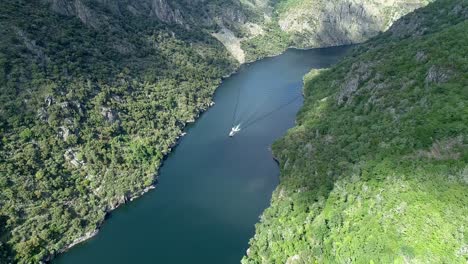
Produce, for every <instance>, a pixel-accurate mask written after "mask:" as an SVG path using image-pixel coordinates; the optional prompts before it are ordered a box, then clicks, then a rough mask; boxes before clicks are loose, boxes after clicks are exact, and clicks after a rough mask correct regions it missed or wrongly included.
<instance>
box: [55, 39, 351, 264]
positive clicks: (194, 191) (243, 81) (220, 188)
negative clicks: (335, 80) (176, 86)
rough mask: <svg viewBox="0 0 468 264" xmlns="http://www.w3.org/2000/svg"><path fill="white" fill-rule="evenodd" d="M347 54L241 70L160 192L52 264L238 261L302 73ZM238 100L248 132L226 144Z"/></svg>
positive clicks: (283, 59)
mask: <svg viewBox="0 0 468 264" xmlns="http://www.w3.org/2000/svg"><path fill="white" fill-rule="evenodd" d="M346 50H347V48H346V47H337V48H329V49H315V50H308V51H301V50H288V51H287V52H286V53H284V54H283V55H280V56H278V57H274V58H267V59H264V60H261V61H258V62H256V63H253V64H251V65H246V66H244V67H242V68H241V69H240V71H239V72H238V73H237V74H235V75H233V76H232V77H230V78H228V79H226V80H225V81H224V82H223V84H222V85H221V86H220V87H219V88H218V90H217V92H216V95H215V98H214V101H215V102H216V105H215V106H214V107H212V108H211V109H209V110H208V111H207V112H206V113H204V114H203V115H202V117H201V118H200V119H199V120H198V121H197V122H196V123H195V124H194V125H192V126H190V127H188V128H187V132H188V134H187V135H186V136H185V137H184V138H183V139H182V140H181V142H180V144H179V145H178V146H177V148H176V149H175V150H174V151H173V152H172V153H171V154H170V155H169V157H168V159H167V160H166V161H165V163H164V166H163V167H162V169H161V171H160V178H159V184H158V185H157V187H156V190H154V191H152V192H150V193H148V194H146V195H144V196H143V197H141V198H139V199H137V200H136V201H133V202H131V203H129V204H127V205H125V206H123V207H121V208H119V209H117V210H116V211H114V212H113V213H112V216H111V217H110V219H109V220H107V221H106V223H105V224H104V226H103V227H102V229H101V231H100V232H99V234H98V235H97V236H96V237H94V238H93V239H91V240H89V241H87V242H85V243H83V244H80V245H78V246H76V247H74V248H73V249H72V250H70V251H69V252H67V253H65V254H63V255H61V256H60V257H59V258H57V259H56V260H55V261H54V263H56V264H59V263H60V264H62V263H68V264H71V263H76V264H82V263H113V264H115V263H162V264H166V263H169V264H172V263H181V264H188V263H215V264H229V263H239V261H240V259H241V258H242V256H243V255H244V253H245V251H246V249H247V247H248V241H249V239H250V237H252V236H253V234H254V225H255V223H256V222H257V221H258V217H259V215H260V214H261V213H262V211H263V210H264V209H265V208H266V207H267V206H268V204H269V200H270V197H271V193H272V191H273V190H274V188H275V187H276V186H277V184H278V175H279V170H278V166H277V164H276V163H275V162H274V161H273V158H272V155H271V152H270V150H269V147H270V145H271V144H272V142H273V141H275V139H277V138H279V137H281V136H282V135H283V134H284V133H285V132H286V130H287V129H288V128H290V127H292V126H293V125H294V119H295V114H296V112H297V111H298V109H299V108H300V106H301V105H302V97H301V96H300V95H301V87H302V77H303V75H304V74H305V73H307V72H308V71H309V70H310V69H311V68H323V67H328V66H329V65H331V64H333V63H335V62H337V61H338V59H339V58H341V57H342V56H343V55H344V53H345V52H346ZM239 89H240V93H238V92H239ZM238 95H239V97H240V100H239V105H238V113H237V118H236V119H238V120H239V121H240V122H242V123H243V124H244V126H245V124H246V123H248V120H250V121H251V122H250V123H251V125H250V126H249V127H247V128H244V130H242V131H241V132H240V133H239V134H238V135H236V136H235V137H233V138H229V137H228V136H227V134H228V132H229V131H230V128H231V126H232V125H233V116H234V114H233V112H234V108H235V105H236V98H237V96H238ZM275 109H276V111H275V112H273V113H272V114H269V113H271V111H273V110H275ZM262 117H263V118H262ZM258 118H262V119H260V120H258V121H257V122H253V121H255V119H258ZM241 127H242V125H241Z"/></svg>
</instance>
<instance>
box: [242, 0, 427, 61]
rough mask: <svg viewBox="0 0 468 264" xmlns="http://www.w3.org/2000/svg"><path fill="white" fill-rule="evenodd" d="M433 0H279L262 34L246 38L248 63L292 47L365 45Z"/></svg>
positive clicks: (244, 46)
mask: <svg viewBox="0 0 468 264" xmlns="http://www.w3.org/2000/svg"><path fill="white" fill-rule="evenodd" d="M429 2H431V0H414V1H405V0H391V1H389V0H345V1H337V0H334V1H329V0H277V1H274V3H272V8H273V10H274V12H273V13H272V16H271V17H268V18H266V19H265V20H264V21H263V23H261V24H260V25H261V28H262V29H263V30H262V34H258V35H256V36H251V37H249V38H246V39H245V40H244V41H243V42H242V48H243V50H244V51H245V52H246V54H247V56H246V60H248V61H251V60H255V59H257V58H261V57H264V56H269V55H272V54H278V53H280V52H282V51H283V50H285V49H286V48H288V47H291V46H295V47H299V48H318V47H328V46H338V45H345V44H352V43H360V42H363V41H365V40H367V39H369V38H370V37H373V36H375V35H377V34H378V33H379V32H382V31H385V30H387V29H388V28H389V27H390V26H391V24H392V23H393V22H394V21H395V20H397V19H398V18H400V17H401V16H403V15H405V14H407V13H409V12H411V11H413V10H414V9H416V8H419V7H422V6H425V5H427V4H428V3H429Z"/></svg>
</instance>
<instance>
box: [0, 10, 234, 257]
mask: <svg viewBox="0 0 468 264" xmlns="http://www.w3.org/2000/svg"><path fill="white" fill-rule="evenodd" d="M0 10H1V11H0V35H1V36H2V37H1V38H0V89H1V91H2V92H1V94H0V139H1V140H0V190H1V191H0V263H9V262H15V263H16V262H17V263H37V262H39V261H40V260H43V259H44V258H47V257H48V256H50V255H53V254H55V253H57V252H58V251H60V250H61V249H63V248H64V247H65V246H67V245H69V244H71V243H72V242H73V241H74V240H75V239H77V238H79V237H81V236H83V235H85V234H87V233H89V232H92V231H93V230H95V229H96V228H97V227H98V225H99V224H100V223H101V222H102V221H103V219H104V216H105V214H106V212H107V211H108V210H110V209H112V208H114V207H115V206H117V205H118V204H121V203H123V202H126V201H127V200H128V199H130V198H131V197H133V196H135V195H139V194H140V192H141V191H142V190H143V189H144V188H146V187H148V186H151V185H152V184H153V183H154V181H155V180H156V176H157V170H158V168H159V166H160V165H161V162H162V159H163V156H164V155H165V154H166V153H168V152H169V151H170V149H171V147H172V146H173V145H174V144H175V143H176V140H177V138H178V136H179V135H180V133H181V131H182V129H183V128H184V126H185V125H186V124H187V123H188V122H193V121H194V119H195V118H196V117H197V116H198V114H199V113H200V112H201V111H203V110H205V109H207V108H208V106H209V105H210V103H211V97H212V95H213V92H214V90H215V88H216V87H217V86H218V84H219V82H220V80H221V77H222V76H224V75H227V74H229V73H230V72H232V71H233V69H234V68H235V67H236V63H235V62H234V61H233V60H232V59H231V58H230V56H229V54H228V53H227V52H226V51H225V49H224V47H223V46H222V45H221V44H220V43H219V42H217V41H216V40H215V39H214V38H211V37H210V36H209V35H208V34H206V33H205V32H204V31H203V30H202V29H201V28H199V29H197V28H191V29H190V30H187V29H186V28H185V27H183V26H178V25H173V26H169V25H167V24H163V23H160V22H158V21H157V20H148V19H145V20H142V18H139V17H135V16H132V15H131V14H127V13H123V14H121V16H125V17H124V18H118V19H116V18H115V19H114V17H113V14H112V13H110V12H109V11H108V10H106V9H105V8H104V7H99V6H97V7H95V9H94V11H95V12H96V13H97V14H99V16H98V18H100V17H104V18H105V20H104V19H103V20H102V21H100V20H97V21H98V22H99V23H101V24H100V27H97V28H93V27H88V26H85V25H83V23H82V21H80V20H79V19H78V18H76V17H70V16H63V15H59V14H56V13H53V12H51V11H50V9H49V7H48V6H47V5H45V4H43V3H41V2H40V1H2V2H1V3H0Z"/></svg>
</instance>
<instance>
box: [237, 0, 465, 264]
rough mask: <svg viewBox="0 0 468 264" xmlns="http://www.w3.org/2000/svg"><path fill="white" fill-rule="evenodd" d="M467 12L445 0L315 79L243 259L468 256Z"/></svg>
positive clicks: (442, 259) (450, 259)
mask: <svg viewBox="0 0 468 264" xmlns="http://www.w3.org/2000/svg"><path fill="white" fill-rule="evenodd" d="M467 19H468V2H466V1H455V0H442V1H436V2H435V3H433V4H431V5H429V6H428V7H426V8H422V9H420V10H418V11H416V12H415V13H413V14H410V15H408V16H406V17H404V18H402V19H401V20H400V21H397V22H396V23H395V24H394V25H393V27H392V28H391V29H390V30H389V31H387V32H386V33H383V34H381V35H380V36H378V37H376V38H374V39H372V40H370V41H369V42H367V43H365V44H363V45H359V46H357V47H356V48H355V49H354V51H353V52H352V53H351V54H350V55H349V56H347V57H346V58H345V59H344V60H343V61H342V62H340V63H339V64H338V65H336V66H334V67H332V68H330V69H326V70H320V71H317V70H314V71H312V72H311V73H309V74H308V75H306V76H305V78H304V94H305V105H304V107H303V108H302V110H301V111H300V113H299V114H298V117H297V126H296V127H294V128H293V129H291V130H290V131H289V132H288V133H287V135H286V136H285V137H284V138H282V139H281V140H279V141H277V142H276V143H275V144H274V146H273V150H274V154H275V156H276V157H277V158H278V160H279V161H280V167H281V179H280V180H281V183H280V185H279V187H278V188H277V189H276V191H275V193H274V194H273V199H272V205H271V207H270V208H268V209H267V210H266V211H265V212H264V214H263V215H262V217H261V220H260V223H258V224H257V226H256V234H255V236H254V237H253V238H252V239H251V241H250V249H249V250H248V252H247V256H246V257H244V259H243V260H242V263H244V264H254V263H288V264H292V263H466V262H467V261H468V250H467V249H468V248H467V245H468V234H467V230H466V223H468V207H467V206H466V205H467V204H468V192H467V190H468V188H467V187H468V186H467V185H468V165H467V164H468V105H467V102H468V49H467V48H466V45H467V43H468V34H467V32H468V20H467Z"/></svg>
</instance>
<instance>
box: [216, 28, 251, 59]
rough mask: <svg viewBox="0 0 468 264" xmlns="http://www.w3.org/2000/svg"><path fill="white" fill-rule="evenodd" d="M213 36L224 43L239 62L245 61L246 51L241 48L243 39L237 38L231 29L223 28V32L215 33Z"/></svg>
mask: <svg viewBox="0 0 468 264" xmlns="http://www.w3.org/2000/svg"><path fill="white" fill-rule="evenodd" d="M213 36H214V37H215V38H216V39H218V40H219V41H220V42H221V43H223V45H224V46H225V47H226V49H227V50H228V51H229V52H230V53H231V55H232V56H233V57H234V58H235V59H236V60H237V61H238V62H239V63H241V64H242V63H244V62H245V53H244V51H243V50H242V48H241V40H240V39H239V38H237V37H236V36H235V35H234V33H233V32H232V31H231V30H229V29H227V28H223V29H222V30H221V32H218V33H214V34H213Z"/></svg>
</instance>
